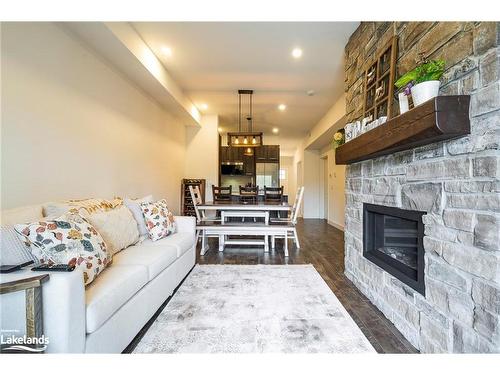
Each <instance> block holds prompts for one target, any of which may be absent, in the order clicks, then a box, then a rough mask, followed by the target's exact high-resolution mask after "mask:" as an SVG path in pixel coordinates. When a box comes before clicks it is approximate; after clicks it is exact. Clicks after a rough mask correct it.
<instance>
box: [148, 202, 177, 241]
mask: <svg viewBox="0 0 500 375" xmlns="http://www.w3.org/2000/svg"><path fill="white" fill-rule="evenodd" d="M141 208H142V213H143V214H144V220H145V221H146V227H147V228H148V233H149V238H151V240H152V241H157V240H159V239H161V238H164V237H167V236H168V235H170V234H172V233H175V230H176V225H175V219H174V215H173V214H172V212H170V210H169V209H168V207H167V201H166V200H165V199H162V200H159V201H158V202H143V203H141Z"/></svg>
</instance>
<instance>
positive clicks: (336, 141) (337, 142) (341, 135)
mask: <svg viewBox="0 0 500 375" xmlns="http://www.w3.org/2000/svg"><path fill="white" fill-rule="evenodd" d="M344 143H345V130H344V129H340V130H339V131H337V132H336V133H335V134H334V135H333V148H337V147H339V146H342V145H343V144H344Z"/></svg>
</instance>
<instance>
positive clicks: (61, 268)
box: [31, 264, 75, 272]
mask: <svg viewBox="0 0 500 375" xmlns="http://www.w3.org/2000/svg"><path fill="white" fill-rule="evenodd" d="M74 269H75V266H69V265H67V264H53V265H51V266H49V265H48V264H41V265H39V266H36V267H33V268H32V269H31V270H32V271H56V272H71V271H73V270H74Z"/></svg>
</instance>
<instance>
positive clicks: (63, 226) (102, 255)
mask: <svg viewBox="0 0 500 375" xmlns="http://www.w3.org/2000/svg"><path fill="white" fill-rule="evenodd" d="M14 228H15V230H16V232H17V233H18V234H19V235H20V236H22V237H23V238H24V239H25V241H26V242H27V243H28V245H29V246H30V247H31V252H32V253H33V255H34V256H35V257H36V258H37V259H39V260H40V262H41V263H48V264H68V265H75V266H76V267H77V268H80V269H82V271H83V277H84V282H85V285H88V284H90V283H91V282H92V281H93V280H94V279H95V278H96V276H97V275H98V274H99V273H100V272H101V271H102V270H104V268H105V267H106V266H107V265H108V264H109V262H110V261H111V255H110V254H109V252H108V251H107V247H106V244H105V242H104V240H103V239H102V237H101V235H100V234H99V233H98V232H97V231H96V230H95V229H94V227H93V226H92V225H91V224H90V223H89V222H88V221H87V220H86V219H84V218H83V217H81V216H80V215H78V214H74V213H67V214H64V215H62V216H60V217H58V218H57V219H55V220H46V221H43V220H42V221H39V222H35V223H30V224H17V225H15V226H14Z"/></svg>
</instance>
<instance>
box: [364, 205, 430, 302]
mask: <svg viewBox="0 0 500 375" xmlns="http://www.w3.org/2000/svg"><path fill="white" fill-rule="evenodd" d="M370 213H374V214H381V215H390V216H394V217H398V218H402V219H407V220H412V221H416V222H417V235H418V241H417V271H416V275H415V276H413V277H412V276H411V275H409V273H408V272H405V271H406V270H405V267H404V266H402V265H401V263H400V262H398V261H397V260H395V259H393V258H391V257H390V256H388V255H385V254H382V253H381V252H380V251H374V250H373V249H374V240H375V239H374V238H368V236H367V235H366V234H367V233H368V232H369V231H370V227H372V228H374V226H375V222H374V221H375V220H374V218H373V215H370ZM425 214H426V212H423V211H412V210H403V209H401V208H396V207H387V206H380V205H376V204H370V203H363V256H364V257H365V258H366V259H368V260H370V261H371V262H373V263H375V264H376V265H377V266H379V267H381V268H382V269H384V270H385V271H387V272H388V273H390V274H391V275H392V276H394V277H396V278H397V279H399V280H401V281H402V282H403V283H405V284H406V285H408V286H410V287H411V288H413V289H414V290H416V291H417V292H418V293H420V294H422V295H423V296H425V282H424V268H425V260H424V244H423V239H424V224H423V222H422V216H423V215H425Z"/></svg>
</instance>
